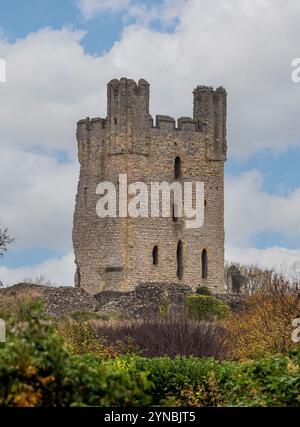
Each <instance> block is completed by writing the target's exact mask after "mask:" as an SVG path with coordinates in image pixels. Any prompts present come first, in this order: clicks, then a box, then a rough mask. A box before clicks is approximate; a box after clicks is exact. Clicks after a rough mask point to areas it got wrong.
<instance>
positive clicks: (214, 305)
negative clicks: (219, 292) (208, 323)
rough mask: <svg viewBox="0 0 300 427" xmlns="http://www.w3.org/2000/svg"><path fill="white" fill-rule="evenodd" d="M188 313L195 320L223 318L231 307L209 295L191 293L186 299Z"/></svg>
mask: <svg viewBox="0 0 300 427" xmlns="http://www.w3.org/2000/svg"><path fill="white" fill-rule="evenodd" d="M186 306H187V313H188V315H189V317H191V318H192V319H194V320H212V319H223V318H225V317H226V316H227V315H228V314H229V307H228V305H227V304H225V303H223V302H222V301H219V300H217V299H216V298H214V297H211V296H209V295H189V296H188V297H187V299H186Z"/></svg>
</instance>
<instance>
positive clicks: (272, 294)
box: [227, 274, 300, 359]
mask: <svg viewBox="0 0 300 427" xmlns="http://www.w3.org/2000/svg"><path fill="white" fill-rule="evenodd" d="M261 277H264V280H263V281H262V282H261V284H260V286H259V287H254V288H253V290H252V292H249V295H248V296H247V298H246V299H245V302H244V308H243V310H242V311H239V312H238V313H235V314H232V315H231V316H230V319H229V320H228V321H227V329H228V330H229V332H230V337H229V340H230V346H231V356H232V357H233V358H234V359H255V358H259V357H264V356H266V355H272V354H279V353H282V354H284V353H287V352H288V351H289V350H291V349H292V348H293V347H295V344H294V343H293V341H292V331H293V327H292V321H293V319H295V318H297V317H299V316H300V294H299V291H298V290H297V287H296V286H293V285H291V284H290V283H289V282H288V281H287V280H285V279H284V277H283V276H281V275H274V274H273V275H267V274H265V275H264V276H263V275H261Z"/></svg>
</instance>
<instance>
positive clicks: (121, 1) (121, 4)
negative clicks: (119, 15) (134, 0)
mask: <svg viewBox="0 0 300 427" xmlns="http://www.w3.org/2000/svg"><path fill="white" fill-rule="evenodd" d="M130 2H131V0H77V5H78V8H79V10H80V12H81V13H82V15H83V16H84V18H85V19H91V18H92V17H94V16H95V15H96V16H97V15H100V14H102V13H103V12H106V11H112V12H116V11H119V10H123V9H125V8H126V7H128V6H129V4H130Z"/></svg>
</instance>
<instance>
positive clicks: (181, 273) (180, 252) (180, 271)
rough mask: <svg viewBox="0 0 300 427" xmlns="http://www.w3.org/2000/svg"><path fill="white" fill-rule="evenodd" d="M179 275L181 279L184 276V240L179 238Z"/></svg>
mask: <svg viewBox="0 0 300 427" xmlns="http://www.w3.org/2000/svg"><path fill="white" fill-rule="evenodd" d="M176 256H177V277H178V279H179V280H181V279H182V277H183V245H182V241H181V240H179V242H178V244H177V253H176Z"/></svg>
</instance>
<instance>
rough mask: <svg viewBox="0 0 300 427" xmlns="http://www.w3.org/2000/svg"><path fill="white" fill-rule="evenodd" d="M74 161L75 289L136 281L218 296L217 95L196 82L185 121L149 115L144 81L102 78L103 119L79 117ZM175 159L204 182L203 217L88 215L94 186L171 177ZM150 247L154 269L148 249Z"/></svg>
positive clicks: (222, 98) (221, 139) (222, 138)
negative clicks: (122, 177)
mask: <svg viewBox="0 0 300 427" xmlns="http://www.w3.org/2000/svg"><path fill="white" fill-rule="evenodd" d="M77 140H78V156H79V161H80V165H81V170H80V178H79V184H78V193H77V198H76V209H75V214H74V228H73V243H74V251H75V258H76V264H77V274H76V285H77V286H78V287H81V288H83V289H85V290H87V291H88V292H90V293H92V294H96V293H98V292H101V291H103V290H104V291H124V292H129V291H132V290H133V289H134V288H135V287H136V286H137V284H139V283H145V282H147V283H157V282H159V283H165V284H179V285H184V286H190V287H191V288H193V289H196V288H197V286H200V285H208V286H209V287H210V288H211V289H212V290H213V291H214V292H216V293H223V292H224V161H225V159H226V92H225V91H224V89H222V88H219V89H217V90H216V91H214V90H213V89H212V88H207V87H204V86H198V87H197V88H196V89H195V91H194V113H193V118H186V117H182V118H180V119H178V123H177V127H176V123H175V120H174V119H172V118H170V117H168V116H157V117H156V123H155V124H154V122H153V119H152V117H151V116H150V114H149V85H148V83H147V82H146V81H145V80H140V81H139V83H138V84H137V83H135V82H134V81H132V80H127V79H124V78H123V79H121V80H120V81H119V80H113V81H112V82H110V83H109V84H108V117H107V119H93V120H90V119H86V120H81V121H80V122H79V123H78V128H77ZM176 157H179V158H180V161H181V176H180V178H179V179H178V180H179V181H181V182H184V181H200V182H204V184H205V200H206V203H205V205H206V206H205V220H204V226H203V227H202V228H199V229H188V228H186V227H185V224H184V220H183V219H181V218H180V219H178V220H177V221H176V222H174V221H173V220H172V217H171V218H137V219H132V218H105V219H100V218H99V217H98V216H97V213H96V204H97V201H98V200H99V196H98V195H97V194H96V187H97V185H98V184H99V183H100V182H101V181H111V182H113V183H115V185H116V186H117V187H118V179H119V174H127V176H128V183H132V182H135V181H142V182H145V183H147V184H148V188H149V187H150V183H151V182H153V181H158V182H162V181H166V182H168V183H172V182H174V181H175V176H174V164H175V159H176ZM179 241H181V242H182V246H183V274H182V277H178V276H177V255H176V253H177V245H178V242H179ZM154 246H157V247H158V265H153V260H152V250H153V247H154ZM204 249H206V251H207V268H208V273H207V278H202V259H201V257H202V252H203V250H204Z"/></svg>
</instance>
